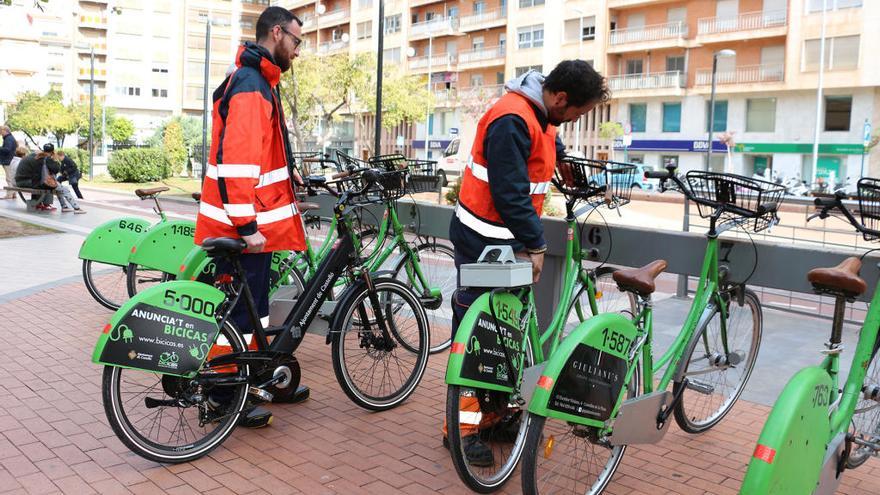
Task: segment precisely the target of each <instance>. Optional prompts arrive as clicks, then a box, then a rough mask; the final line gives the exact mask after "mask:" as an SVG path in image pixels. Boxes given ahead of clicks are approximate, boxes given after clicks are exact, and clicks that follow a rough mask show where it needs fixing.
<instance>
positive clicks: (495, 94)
mask: <svg viewBox="0 0 880 495" xmlns="http://www.w3.org/2000/svg"><path fill="white" fill-rule="evenodd" d="M503 94H504V85H503V84H492V85H488V86H469V87H466V88H461V89H459V90H458V97H459V99H460V100H462V101H485V102H487V103H488V102H489V100H491V99H492V98H499V97H500V96H501V95H503Z"/></svg>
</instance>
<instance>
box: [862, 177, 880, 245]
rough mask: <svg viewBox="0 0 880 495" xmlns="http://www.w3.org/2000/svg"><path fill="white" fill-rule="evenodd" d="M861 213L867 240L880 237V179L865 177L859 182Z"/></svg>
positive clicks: (863, 233) (863, 234)
mask: <svg viewBox="0 0 880 495" xmlns="http://www.w3.org/2000/svg"><path fill="white" fill-rule="evenodd" d="M858 190H859V214H860V215H861V217H862V226H863V227H865V229H866V230H867V231H862V237H864V238H865V240H866V241H876V240H878V239H880V179H874V178H871V177H863V178H861V179H859V182H858Z"/></svg>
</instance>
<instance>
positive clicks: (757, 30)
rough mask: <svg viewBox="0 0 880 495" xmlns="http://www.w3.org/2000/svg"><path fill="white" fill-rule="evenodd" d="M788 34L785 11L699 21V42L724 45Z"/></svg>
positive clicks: (752, 13) (753, 13) (751, 13)
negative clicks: (737, 41) (725, 43)
mask: <svg viewBox="0 0 880 495" xmlns="http://www.w3.org/2000/svg"><path fill="white" fill-rule="evenodd" d="M787 32H788V14H787V12H786V11H784V10H778V11H769V12H749V13H746V14H740V15H738V16H736V17H706V18H703V19H699V20H698V21H697V41H698V42H700V43H724V42H727V41H733V40H743V39H753V38H772V37H776V36H785V35H786V34H787Z"/></svg>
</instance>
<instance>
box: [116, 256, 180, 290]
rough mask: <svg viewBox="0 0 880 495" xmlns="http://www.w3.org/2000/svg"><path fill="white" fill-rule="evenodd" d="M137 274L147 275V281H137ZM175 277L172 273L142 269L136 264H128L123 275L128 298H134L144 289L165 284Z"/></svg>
mask: <svg viewBox="0 0 880 495" xmlns="http://www.w3.org/2000/svg"><path fill="white" fill-rule="evenodd" d="M138 272H140V273H148V274H149V275H147V276H148V277H149V278H147V279H145V280H144V279H139V278H138ZM174 278H175V276H174V274H173V273H167V272H163V271H161V270H153V269H151V268H143V267H141V266H140V265H138V264H137V263H129V264H128V270H127V271H126V273H125V282H126V287H127V288H128V296H129V297H134V296H135V295H137V293H138V292H141V291H143V290H144V289H146V288H149V287H152V286H153V285H154V282H155V283H160V284H161V283H162V282H167V281H169V280H174Z"/></svg>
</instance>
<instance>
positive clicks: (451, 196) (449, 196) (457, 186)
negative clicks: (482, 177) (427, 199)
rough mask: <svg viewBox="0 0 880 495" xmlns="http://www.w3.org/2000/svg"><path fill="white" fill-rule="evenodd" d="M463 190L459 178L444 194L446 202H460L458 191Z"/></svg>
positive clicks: (453, 203)
mask: <svg viewBox="0 0 880 495" xmlns="http://www.w3.org/2000/svg"><path fill="white" fill-rule="evenodd" d="M460 191H461V179H458V180H457V181H455V182H454V183H452V184H451V185H450V186H449V190H447V191H446V194H445V195H444V197H445V199H446V203H447V204H450V205H453V206H454V205H455V204H456V203H458V193H459V192H460Z"/></svg>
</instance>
